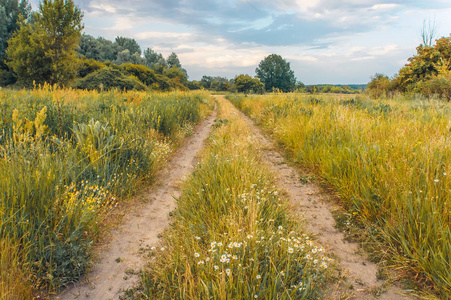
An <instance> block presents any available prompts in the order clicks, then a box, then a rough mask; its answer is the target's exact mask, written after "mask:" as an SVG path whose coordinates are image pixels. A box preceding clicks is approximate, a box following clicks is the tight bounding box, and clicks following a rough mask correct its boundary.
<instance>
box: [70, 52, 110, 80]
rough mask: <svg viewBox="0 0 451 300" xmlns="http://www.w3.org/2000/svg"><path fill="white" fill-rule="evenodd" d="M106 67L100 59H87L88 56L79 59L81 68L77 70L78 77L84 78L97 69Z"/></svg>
mask: <svg viewBox="0 0 451 300" xmlns="http://www.w3.org/2000/svg"><path fill="white" fill-rule="evenodd" d="M103 68H105V65H104V64H103V63H101V62H100V61H97V60H95V59H92V58H91V59H87V58H86V57H84V58H82V59H80V61H79V68H78V72H77V77H80V78H83V77H86V76H87V75H89V74H91V73H94V72H95V71H98V70H100V69H103Z"/></svg>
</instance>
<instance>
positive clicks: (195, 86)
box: [186, 80, 203, 90]
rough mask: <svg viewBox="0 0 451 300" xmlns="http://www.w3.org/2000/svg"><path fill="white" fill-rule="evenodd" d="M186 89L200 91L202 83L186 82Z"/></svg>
mask: <svg viewBox="0 0 451 300" xmlns="http://www.w3.org/2000/svg"><path fill="white" fill-rule="evenodd" d="M186 87H187V88H189V89H190V90H200V89H202V88H203V86H202V83H201V82H200V81H196V80H193V81H188V84H187V85H186Z"/></svg>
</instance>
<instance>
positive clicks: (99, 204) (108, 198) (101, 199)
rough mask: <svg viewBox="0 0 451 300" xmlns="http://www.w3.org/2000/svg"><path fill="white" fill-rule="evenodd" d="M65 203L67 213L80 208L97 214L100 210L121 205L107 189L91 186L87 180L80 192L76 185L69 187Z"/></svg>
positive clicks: (82, 183) (82, 184)
mask: <svg viewBox="0 0 451 300" xmlns="http://www.w3.org/2000/svg"><path fill="white" fill-rule="evenodd" d="M64 203H65V206H66V211H67V212H69V211H71V210H73V209H74V208H76V207H79V206H81V207H82V208H83V209H86V210H88V211H93V212H95V211H97V210H99V209H100V208H109V209H113V208H116V207H117V206H118V204H119V202H118V201H117V200H116V198H115V197H113V196H112V195H111V194H110V192H109V191H108V190H107V189H106V188H104V187H102V186H99V185H89V184H88V181H87V180H85V181H82V182H81V187H80V189H79V190H77V188H76V186H75V184H71V185H70V186H67V187H66V191H65V199H64Z"/></svg>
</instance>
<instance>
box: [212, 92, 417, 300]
mask: <svg viewBox="0 0 451 300" xmlns="http://www.w3.org/2000/svg"><path fill="white" fill-rule="evenodd" d="M218 97H220V96H218ZM237 113H239V114H240V115H241V116H242V117H243V118H244V120H246V122H247V124H248V125H249V126H250V128H252V131H253V132H254V134H255V135H256V137H257V140H259V141H260V142H261V144H262V151H263V157H264V158H265V161H266V162H267V164H268V165H269V166H270V167H271V169H272V170H273V172H274V173H275V174H276V176H277V182H278V186H279V187H280V188H283V189H284V190H285V191H286V192H287V194H288V196H289V199H290V202H291V204H292V206H293V211H294V213H295V214H296V215H298V216H299V218H300V219H303V222H304V223H305V226H306V230H307V231H308V232H310V233H313V234H314V235H315V236H316V237H317V239H318V241H319V242H320V243H321V244H322V245H323V246H325V247H326V249H327V250H328V251H329V252H332V253H333V254H334V255H335V256H337V257H338V260H339V267H340V268H341V269H342V275H344V276H343V277H347V278H348V280H347V281H343V280H342V281H339V282H337V284H336V285H335V286H334V287H332V288H331V289H330V291H329V292H328V293H327V294H326V296H325V299H387V300H388V299H390V300H403V299H414V298H412V297H410V296H405V295H402V294H401V290H400V289H399V288H397V287H395V286H392V285H390V284H388V282H385V281H384V280H379V279H378V278H377V271H378V268H377V265H376V264H374V263H372V262H370V261H369V260H368V259H366V258H365V256H364V255H361V254H359V253H360V252H362V249H360V247H359V246H358V245H357V244H356V243H349V242H346V241H345V236H344V234H343V233H342V232H340V231H339V230H338V229H336V228H335V219H334V218H333V216H332V213H331V212H332V211H333V210H334V209H337V208H336V207H334V205H333V204H332V203H330V202H328V201H327V199H325V198H327V197H323V193H322V192H321V189H320V188H319V187H318V186H317V185H316V184H313V183H308V184H302V183H301V180H300V175H299V172H298V171H297V170H296V169H294V168H293V167H291V166H289V165H288V164H287V163H286V162H285V160H284V157H283V155H282V154H280V153H279V152H278V151H277V150H276V147H275V146H274V144H273V143H272V142H271V141H270V140H269V139H268V138H266V137H265V136H264V135H263V134H262V132H261V130H260V129H259V128H258V127H257V126H255V124H254V123H253V122H252V120H251V119H250V118H248V117H247V116H245V115H244V114H242V113H241V112H238V110H237ZM376 296H377V298H376Z"/></svg>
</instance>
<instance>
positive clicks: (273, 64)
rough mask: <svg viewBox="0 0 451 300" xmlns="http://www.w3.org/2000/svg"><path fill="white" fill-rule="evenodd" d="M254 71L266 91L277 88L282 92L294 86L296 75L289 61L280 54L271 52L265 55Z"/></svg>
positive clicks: (292, 88) (290, 89)
mask: <svg viewBox="0 0 451 300" xmlns="http://www.w3.org/2000/svg"><path fill="white" fill-rule="evenodd" d="M255 73H256V74H257V77H258V78H259V79H260V81H261V82H263V84H264V85H265V89H266V90H267V91H271V90H273V89H274V88H277V89H280V90H282V91H283V92H291V91H293V90H294V89H295V87H296V77H294V72H293V71H292V70H291V69H290V63H289V62H287V61H286V60H284V59H283V58H282V57H281V56H280V55H277V54H271V55H269V56H267V57H265V58H264V59H263V60H262V61H261V62H260V64H259V65H258V68H257V69H255Z"/></svg>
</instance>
